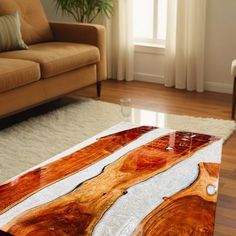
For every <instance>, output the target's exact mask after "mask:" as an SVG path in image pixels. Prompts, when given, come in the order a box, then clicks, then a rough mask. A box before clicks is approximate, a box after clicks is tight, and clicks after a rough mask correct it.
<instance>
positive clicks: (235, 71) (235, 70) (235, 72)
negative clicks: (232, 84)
mask: <svg viewBox="0 0 236 236" xmlns="http://www.w3.org/2000/svg"><path fill="white" fill-rule="evenodd" d="M231 75H232V76H233V77H236V59H235V60H233V61H232V65H231Z"/></svg>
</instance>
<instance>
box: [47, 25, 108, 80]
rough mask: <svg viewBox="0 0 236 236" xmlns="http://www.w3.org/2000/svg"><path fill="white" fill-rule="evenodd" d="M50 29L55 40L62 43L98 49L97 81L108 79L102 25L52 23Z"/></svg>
mask: <svg viewBox="0 0 236 236" xmlns="http://www.w3.org/2000/svg"><path fill="white" fill-rule="evenodd" d="M50 27H51V29H52V32H53V37H54V40H56V41H61V42H76V43H86V44H90V45H93V46H96V47H98V49H99V51H100V61H99V62H98V63H97V80H98V81H101V80H105V79H106V78H107V68H106V66H107V64H106V39H105V38H106V36H105V28H104V26H102V25H94V24H83V23H59V22H51V23H50Z"/></svg>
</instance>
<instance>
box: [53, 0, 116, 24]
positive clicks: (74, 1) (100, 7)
mask: <svg viewBox="0 0 236 236" xmlns="http://www.w3.org/2000/svg"><path fill="white" fill-rule="evenodd" d="M54 1H55V3H56V7H57V10H61V11H62V13H63V14H67V15H72V16H73V18H74V19H75V20H76V21H77V22H83V23H91V22H93V21H94V20H95V18H96V17H98V16H104V17H106V18H110V17H111V15H112V13H113V8H114V3H113V0H54Z"/></svg>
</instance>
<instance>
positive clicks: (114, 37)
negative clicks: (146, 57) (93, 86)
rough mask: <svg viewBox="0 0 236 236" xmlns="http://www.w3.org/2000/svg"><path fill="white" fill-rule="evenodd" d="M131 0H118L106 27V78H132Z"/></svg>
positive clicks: (128, 79)
mask: <svg viewBox="0 0 236 236" xmlns="http://www.w3.org/2000/svg"><path fill="white" fill-rule="evenodd" d="M132 5H133V0H119V1H116V3H115V12H114V15H113V16H112V18H111V20H107V21H106V23H105V24H106V28H107V54H108V56H107V57H108V58H107V64H108V78H112V79H117V80H126V81H131V80H133V76H134V73H133V61H134V43H133V14H132V11H133V10H132Z"/></svg>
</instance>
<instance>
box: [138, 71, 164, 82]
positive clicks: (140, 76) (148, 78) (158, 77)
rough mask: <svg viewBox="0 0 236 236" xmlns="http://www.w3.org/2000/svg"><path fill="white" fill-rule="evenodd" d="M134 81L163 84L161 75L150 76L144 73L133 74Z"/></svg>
mask: <svg viewBox="0 0 236 236" xmlns="http://www.w3.org/2000/svg"><path fill="white" fill-rule="evenodd" d="M134 80H137V81H144V82H150V83H157V84H164V76H163V75H152V74H146V73H134Z"/></svg>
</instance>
